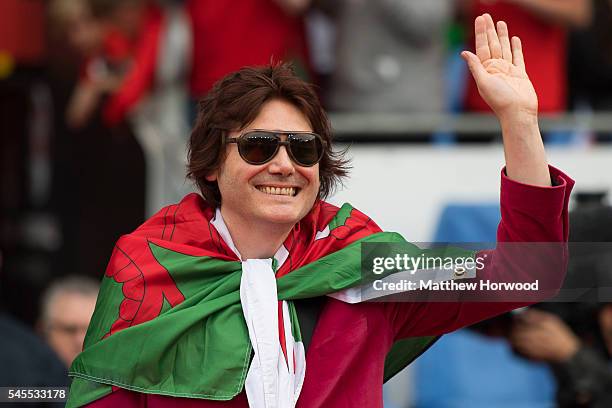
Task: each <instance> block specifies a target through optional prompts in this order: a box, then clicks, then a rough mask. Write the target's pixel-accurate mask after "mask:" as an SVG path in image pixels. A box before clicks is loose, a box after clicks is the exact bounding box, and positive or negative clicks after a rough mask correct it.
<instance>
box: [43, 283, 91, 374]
mask: <svg viewBox="0 0 612 408" xmlns="http://www.w3.org/2000/svg"><path fill="white" fill-rule="evenodd" d="M99 289H100V287H99V285H98V284H97V283H96V282H95V281H94V280H92V279H91V278H85V277H80V276H69V277H67V278H63V279H60V280H58V281H57V282H54V283H53V284H51V286H49V287H48V288H47V290H46V291H45V293H44V294H43V296H42V301H41V316H40V320H39V321H38V329H39V331H40V332H41V333H42V334H43V336H44V337H45V339H46V340H47V343H48V344H49V345H50V346H51V348H52V349H53V350H55V352H56V353H57V355H58V356H59V358H60V359H61V360H62V361H63V362H64V364H65V366H66V368H68V367H70V364H72V361H73V360H74V358H75V357H76V356H77V355H78V354H79V353H80V352H81V351H82V350H83V340H84V339H85V333H86V331H87V326H88V325H89V321H90V319H91V315H92V314H93V311H94V308H95V306H96V297H97V296H98V290H99Z"/></svg>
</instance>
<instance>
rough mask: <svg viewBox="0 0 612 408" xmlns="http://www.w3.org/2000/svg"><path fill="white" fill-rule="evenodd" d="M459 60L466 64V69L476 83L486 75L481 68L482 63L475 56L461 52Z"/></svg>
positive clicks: (467, 52)
mask: <svg viewBox="0 0 612 408" xmlns="http://www.w3.org/2000/svg"><path fill="white" fill-rule="evenodd" d="M461 58H463V59H464V60H465V62H467V65H468V68H469V69H470V72H471V73H472V76H473V77H474V79H475V80H476V82H480V80H481V79H483V78H484V77H485V76H486V75H487V71H486V70H485V69H484V67H483V66H482V63H481V62H480V59H479V58H478V57H477V56H476V54H474V53H472V52H469V51H463V52H462V53H461Z"/></svg>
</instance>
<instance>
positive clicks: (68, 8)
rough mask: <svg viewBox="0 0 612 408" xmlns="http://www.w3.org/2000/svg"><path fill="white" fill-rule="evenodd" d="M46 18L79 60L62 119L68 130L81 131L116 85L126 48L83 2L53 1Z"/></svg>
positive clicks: (123, 68) (87, 3)
mask: <svg viewBox="0 0 612 408" xmlns="http://www.w3.org/2000/svg"><path fill="white" fill-rule="evenodd" d="M49 17H50V20H51V22H52V27H54V28H55V30H56V31H60V30H61V31H62V34H61V36H62V37H63V38H65V39H66V40H67V43H68V45H69V47H70V48H71V49H72V51H73V52H75V53H76V54H77V55H78V58H79V59H80V66H79V70H78V71H79V73H78V80H77V83H76V85H75V88H74V90H73V93H72V96H71V98H70V100H69V102H68V106H67V107H66V114H65V120H66V124H67V125H68V127H69V128H71V129H82V128H83V127H85V126H86V125H87V124H88V123H89V122H90V121H92V119H93V116H94V115H95V113H96V110H97V109H99V107H100V104H101V103H102V101H103V97H104V96H105V95H106V94H108V93H110V92H112V91H113V90H115V89H116V88H117V87H118V86H119V83H120V80H121V76H122V73H123V71H124V70H125V66H126V63H127V62H126V58H127V55H126V53H125V48H126V47H125V46H124V44H123V40H122V38H121V37H120V36H118V35H117V33H116V32H114V31H109V28H108V27H107V26H106V25H105V24H104V23H103V22H101V21H99V20H98V19H96V18H95V16H94V14H93V11H92V8H91V6H90V4H89V2H88V1H87V0H53V1H52V2H51V3H50V5H49Z"/></svg>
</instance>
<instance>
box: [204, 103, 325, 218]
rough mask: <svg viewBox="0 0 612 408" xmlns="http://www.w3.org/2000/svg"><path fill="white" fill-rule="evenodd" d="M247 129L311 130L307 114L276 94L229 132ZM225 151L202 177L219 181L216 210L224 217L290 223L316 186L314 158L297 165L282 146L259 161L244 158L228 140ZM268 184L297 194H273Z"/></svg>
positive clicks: (310, 200) (311, 198)
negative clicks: (216, 165) (219, 161)
mask: <svg viewBox="0 0 612 408" xmlns="http://www.w3.org/2000/svg"><path fill="white" fill-rule="evenodd" d="M250 129H263V130H272V131H284V132H287V131H294V132H295V131H302V132H304V131H309V132H312V127H311V126H310V122H309V121H308V119H307V118H306V116H304V114H303V113H302V112H301V111H300V110H299V109H298V108H297V107H295V106H294V105H292V104H291V103H289V102H286V101H284V100H281V99H273V100H270V101H268V102H266V103H265V104H264V105H263V106H262V108H261V111H260V113H259V115H258V116H257V117H256V118H255V120H254V121H253V122H252V123H250V124H249V125H247V127H246V129H243V130H242V131H240V132H238V131H235V132H231V133H230V134H229V135H228V137H237V136H240V135H241V134H242V133H244V132H246V131H248V130H250ZM226 154H227V156H226V158H225V160H224V162H223V164H222V165H221V167H220V168H219V169H218V170H217V171H216V172H215V173H213V174H212V175H210V176H209V177H208V178H207V179H208V180H209V181H213V180H217V182H218V185H219V190H220V192H221V212H222V214H223V217H224V218H225V219H226V220H231V222H242V223H245V225H251V226H253V227H257V226H262V225H264V226H265V225H266V224H267V225H270V224H275V225H276V226H285V227H287V228H292V227H293V225H295V224H296V223H297V222H298V221H300V220H301V219H302V218H303V217H304V216H305V215H306V214H307V213H308V212H309V211H310V209H311V208H312V206H313V204H314V202H315V200H316V198H317V194H318V192H319V184H320V182H319V164H318V163H317V164H315V165H314V166H312V167H302V166H299V165H297V164H296V163H294V162H293V161H292V160H291V159H290V158H289V155H288V153H287V150H286V147H285V146H281V147H280V149H279V151H278V152H277V154H276V156H274V158H272V160H270V161H269V162H267V163H265V164H262V165H252V164H248V163H247V162H245V161H244V160H243V159H242V158H241V157H240V154H239V153H238V146H237V144H236V143H230V144H228V147H227V151H226ZM267 187H280V188H294V189H295V192H296V194H295V195H293V196H291V195H286V194H284V195H283V194H274V193H271V192H270V189H269V188H267ZM285 192H286V191H285Z"/></svg>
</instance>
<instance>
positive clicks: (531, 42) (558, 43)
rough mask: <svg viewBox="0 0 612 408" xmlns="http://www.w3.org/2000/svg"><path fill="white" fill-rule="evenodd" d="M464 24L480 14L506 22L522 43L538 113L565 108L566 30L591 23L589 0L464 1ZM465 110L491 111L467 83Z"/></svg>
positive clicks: (474, 87)
mask: <svg viewBox="0 0 612 408" xmlns="http://www.w3.org/2000/svg"><path fill="white" fill-rule="evenodd" d="M463 8H464V14H465V16H466V19H465V21H466V22H470V21H473V20H474V18H475V17H476V16H478V15H481V14H483V13H490V14H491V15H492V16H494V17H495V18H496V19H499V20H503V21H506V22H508V24H509V25H510V26H511V27H512V30H513V32H514V33H515V34H516V35H517V36H518V37H520V38H521V40H522V41H523V44H524V53H525V59H526V60H527V61H529V63H528V64H527V73H528V74H529V78H530V79H531V81H532V83H533V85H534V87H535V89H536V91H537V93H538V102H539V109H540V112H546V113H555V112H563V111H565V110H566V107H567V92H568V89H567V88H568V86H567V81H568V80H567V67H566V66H567V30H568V29H569V28H572V27H585V26H587V25H588V23H589V21H590V13H591V2H590V1H589V0H564V1H557V0H464V1H463ZM465 109H466V110H467V111H472V112H485V111H490V108H489V106H488V105H487V103H486V102H485V101H484V100H483V99H482V98H481V97H480V95H479V94H478V89H477V87H476V83H475V82H474V81H473V80H471V79H470V80H469V84H468V88H467V94H466V99H465Z"/></svg>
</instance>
